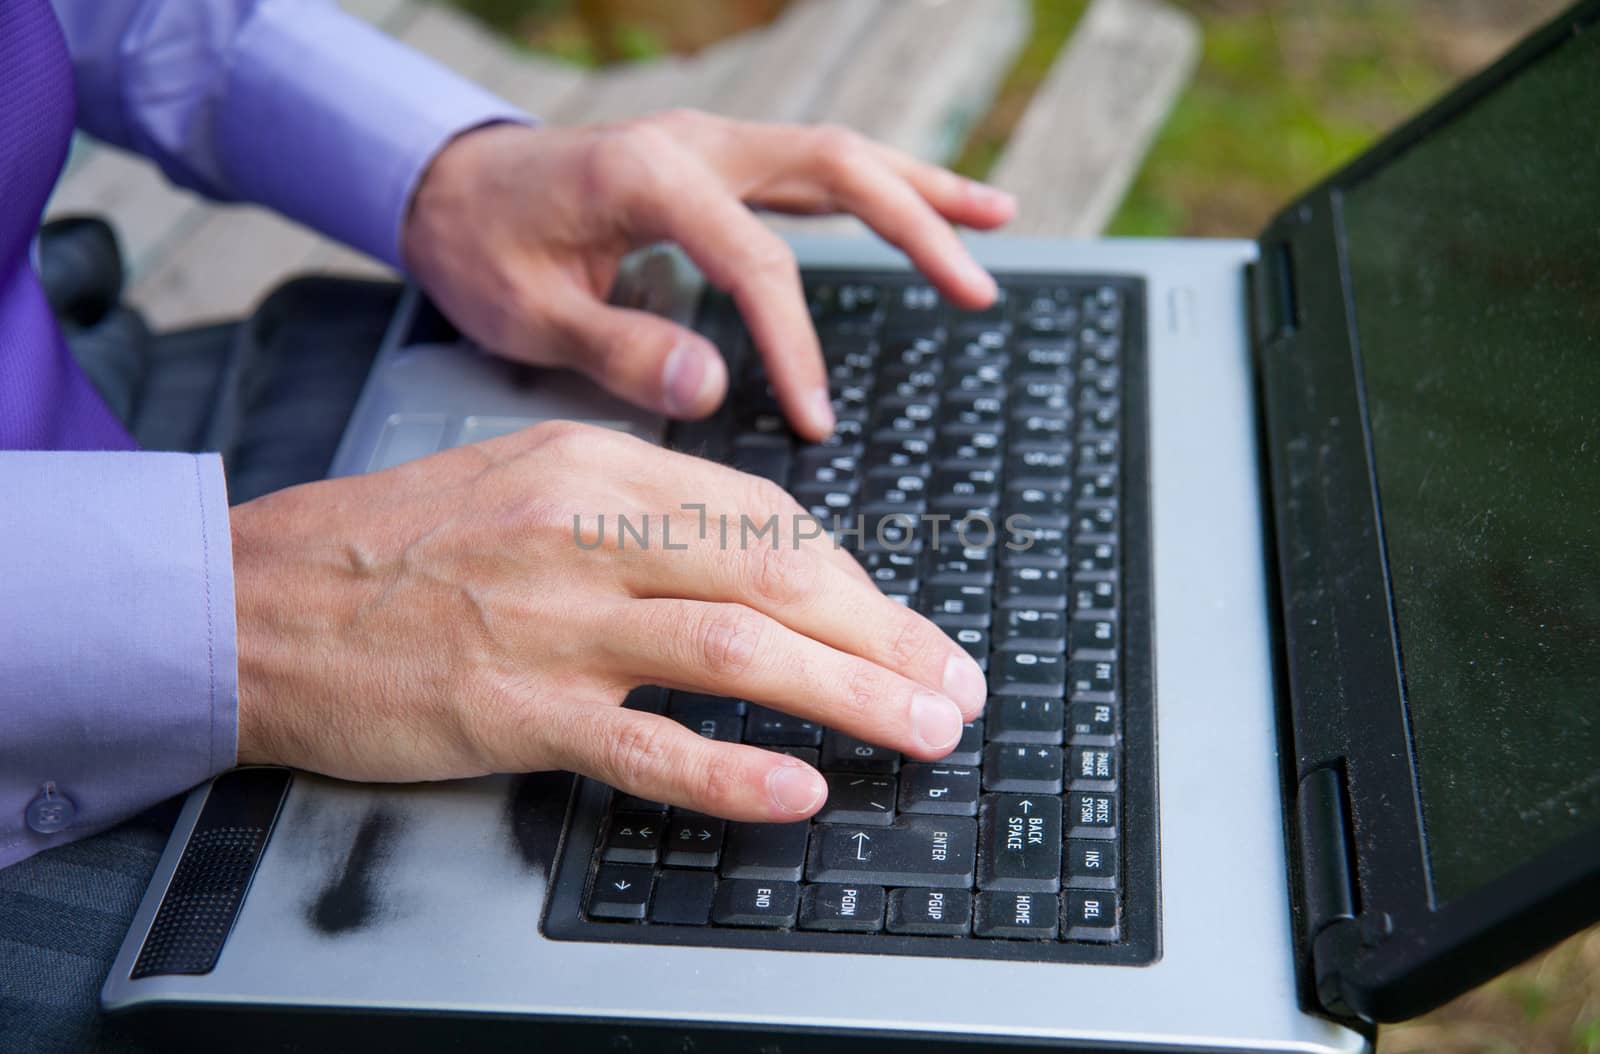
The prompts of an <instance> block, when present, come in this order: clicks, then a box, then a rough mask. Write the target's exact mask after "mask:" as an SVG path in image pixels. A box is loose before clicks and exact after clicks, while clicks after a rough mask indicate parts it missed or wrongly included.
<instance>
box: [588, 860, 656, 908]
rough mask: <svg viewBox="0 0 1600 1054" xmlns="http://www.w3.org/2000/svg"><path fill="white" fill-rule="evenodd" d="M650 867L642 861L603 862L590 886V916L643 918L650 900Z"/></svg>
mask: <svg viewBox="0 0 1600 1054" xmlns="http://www.w3.org/2000/svg"><path fill="white" fill-rule="evenodd" d="M652 877H653V875H652V873H651V871H650V869H649V868H648V867H641V866H640V865H638V864H601V865H600V869H599V870H598V871H596V872H595V876H594V885H593V886H592V887H590V889H589V917H590V918H595V919H642V918H644V911H645V905H646V904H648V903H650V880H651V878H652Z"/></svg>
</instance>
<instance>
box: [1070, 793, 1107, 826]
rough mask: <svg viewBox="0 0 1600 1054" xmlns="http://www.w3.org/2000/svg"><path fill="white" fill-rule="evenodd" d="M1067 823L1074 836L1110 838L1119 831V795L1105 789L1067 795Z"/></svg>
mask: <svg viewBox="0 0 1600 1054" xmlns="http://www.w3.org/2000/svg"><path fill="white" fill-rule="evenodd" d="M1066 823H1067V826H1068V827H1069V828H1070V830H1071V832H1072V837H1074V838H1085V837H1089V838H1110V837H1112V836H1113V835H1115V834H1116V833H1117V796H1116V795H1115V794H1111V793H1108V792H1104V791H1073V792H1072V793H1070V794H1068V795H1067V804H1066Z"/></svg>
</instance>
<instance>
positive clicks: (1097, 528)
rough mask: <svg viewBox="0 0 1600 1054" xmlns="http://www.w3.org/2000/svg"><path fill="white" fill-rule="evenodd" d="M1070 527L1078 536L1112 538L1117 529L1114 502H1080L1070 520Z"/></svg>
mask: <svg viewBox="0 0 1600 1054" xmlns="http://www.w3.org/2000/svg"><path fill="white" fill-rule="evenodd" d="M1072 529H1073V531H1075V532H1076V533H1077V535H1078V537H1080V538H1085V537H1091V536H1099V537H1110V538H1114V537H1116V535H1117V531H1118V521H1117V505H1116V503H1115V502H1096V503H1095V504H1093V505H1084V504H1080V505H1079V506H1078V511H1077V514H1076V515H1075V516H1074V517H1073V520H1072Z"/></svg>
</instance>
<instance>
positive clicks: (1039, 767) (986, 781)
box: [983, 743, 1062, 794]
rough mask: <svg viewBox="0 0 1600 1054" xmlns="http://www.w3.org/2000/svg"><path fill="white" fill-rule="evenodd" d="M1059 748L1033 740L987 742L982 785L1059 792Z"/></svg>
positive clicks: (1037, 792)
mask: <svg viewBox="0 0 1600 1054" xmlns="http://www.w3.org/2000/svg"><path fill="white" fill-rule="evenodd" d="M1061 770H1062V759H1061V748H1060V747H1052V746H1045V745H1043V744H1035V743H990V744H989V746H988V748H987V749H986V750H985V751H984V752H983V789H984V790H991V791H1014V792H1017V793H1020V794H1060V793H1061V785H1062V778H1061V776H1062V771H1061Z"/></svg>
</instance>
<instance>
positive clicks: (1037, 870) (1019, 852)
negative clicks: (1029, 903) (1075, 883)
mask: <svg viewBox="0 0 1600 1054" xmlns="http://www.w3.org/2000/svg"><path fill="white" fill-rule="evenodd" d="M978 888H979V889H1007V890H1018V891H1032V892H1043V893H1054V892H1055V891H1056V890H1057V889H1060V888H1061V799H1060V798H1058V797H1056V796H1055V795H1053V794H1032V795H1023V794H986V795H984V798H983V811H982V813H981V814H980V815H979V817H978Z"/></svg>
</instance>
